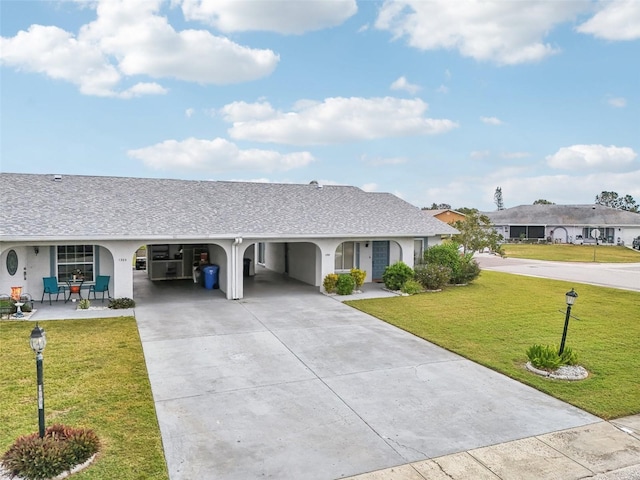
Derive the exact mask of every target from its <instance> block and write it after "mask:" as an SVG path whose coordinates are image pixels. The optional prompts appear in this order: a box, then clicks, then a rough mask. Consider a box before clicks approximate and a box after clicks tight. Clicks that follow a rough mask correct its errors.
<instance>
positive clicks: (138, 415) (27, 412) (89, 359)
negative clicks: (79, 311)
mask: <svg viewBox="0 0 640 480" xmlns="http://www.w3.org/2000/svg"><path fill="white" fill-rule="evenodd" d="M34 325H35V324H34V323H33V322H25V321H2V322H0V365H1V366H2V376H1V377H0V451H1V452H2V453H4V452H5V451H6V450H7V449H8V448H9V446H10V445H11V444H12V443H13V442H14V441H15V439H16V438H17V437H19V436H21V435H25V434H29V433H33V432H37V431H38V410H37V408H38V407H37V396H36V366H35V355H34V353H33V352H32V351H31V349H30V347H29V335H30V333H31V330H32V329H33V327H34ZM39 325H40V326H41V327H43V328H44V329H45V331H46V335H47V346H46V348H45V350H44V353H43V355H44V392H45V420H46V425H47V426H49V425H52V424H54V423H62V424H65V425H69V426H73V427H83V428H91V429H93V430H94V431H95V432H96V434H97V435H98V437H99V438H100V441H101V444H102V448H101V451H100V453H99V455H98V458H97V460H96V461H95V462H94V464H93V465H92V466H91V467H90V468H88V469H87V470H85V471H83V472H81V473H78V474H76V475H74V477H73V478H74V479H75V478H77V479H78V480H89V479H92V480H98V479H105V478H127V479H141V480H142V479H152V480H153V479H158V480H160V479H168V478H169V476H168V473H167V467H166V463H165V459H164V454H163V450H162V440H161V437H160V429H159V427H158V421H157V417H156V412H155V406H154V403H153V397H152V394H151V386H150V384H149V379H148V376H147V368H146V364H145V361H144V356H143V352H142V344H141V342H140V337H139V335H138V330H137V326H136V323H135V319H134V318H133V317H120V318H109V319H83V320H55V321H43V322H39Z"/></svg>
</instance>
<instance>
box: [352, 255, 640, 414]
mask: <svg viewBox="0 0 640 480" xmlns="http://www.w3.org/2000/svg"><path fill="white" fill-rule="evenodd" d="M603 250H604V248H603ZM572 287H576V291H577V292H578V295H579V297H578V299H577V301H576V304H575V305H574V307H573V311H572V314H573V315H575V316H576V317H578V318H580V320H575V319H572V320H571V322H570V325H569V332H568V335H567V346H569V347H571V348H573V349H574V350H576V351H577V352H578V355H579V364H581V365H583V366H584V367H585V368H586V369H587V370H588V371H589V373H590V376H589V378H588V379H586V380H582V381H580V382H566V381H556V380H547V379H545V378H542V377H538V376H536V375H534V374H532V373H530V372H528V371H527V370H526V369H525V368H524V364H525V363H526V361H527V357H526V354H525V351H526V349H527V348H528V347H529V346H531V345H532V344H534V343H541V344H559V343H560V340H561V337H562V329H563V325H564V318H565V315H564V312H565V311H566V304H565V293H566V292H567V291H569V290H570V289H571V288H572ZM347 303H348V304H349V305H351V306H352V307H355V308H357V309H359V310H362V311H364V312H367V313H369V314H371V315H374V316H376V317H378V318H380V319H382V320H384V321H386V322H389V323H391V324H393V325H396V326H398V327H400V328H402V329H404V330H407V331H409V332H411V333H413V334H415V335H417V336H419V337H421V338H424V339H426V340H429V341H430V342H433V343H435V344H437V345H440V346H442V347H444V348H446V349H448V350H451V351H453V352H456V353H458V354H460V355H462V356H464V357H466V358H469V359H470V360H473V361H475V362H477V363H480V364H482V365H485V366H487V367H489V368H492V369H494V370H497V371H499V372H502V373H504V374H505V375H508V376H510V377H512V378H514V379H516V380H519V381H521V382H523V383H526V384H528V385H531V386H533V387H535V388H537V389H539V390H542V391H543V392H546V393H548V394H550V395H553V396H554V397H557V398H559V399H562V400H564V401H566V402H568V403H571V404H573V405H575V406H577V407H580V408H583V409H584V410H587V411H589V412H591V413H593V414H595V415H597V416H599V417H601V418H604V419H610V418H617V417H621V416H626V415H632V414H636V413H640V382H639V381H638V372H640V349H639V348H638V339H639V338H640V321H638V320H639V318H640V293H637V292H629V291H624V290H616V289H611V288H603V287H595V286H591V285H583V284H580V285H577V286H576V285H574V284H572V283H568V282H564V281H558V280H547V279H541V278H532V277H524V276H520V275H510V274H506V273H499V272H489V271H484V272H482V275H481V276H480V278H479V279H478V280H476V281H475V282H474V283H473V284H471V285H469V286H467V287H449V288H446V289H445V290H444V291H442V292H439V293H423V294H419V295H414V296H411V297H395V298H378V299H371V300H356V301H351V302H347Z"/></svg>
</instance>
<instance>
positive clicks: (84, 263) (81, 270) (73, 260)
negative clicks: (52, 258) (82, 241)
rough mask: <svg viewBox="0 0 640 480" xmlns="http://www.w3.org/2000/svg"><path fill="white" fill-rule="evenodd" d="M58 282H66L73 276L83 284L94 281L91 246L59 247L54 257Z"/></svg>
mask: <svg viewBox="0 0 640 480" xmlns="http://www.w3.org/2000/svg"><path fill="white" fill-rule="evenodd" d="M56 262H57V269H58V281H59V282H66V281H68V280H71V279H72V278H73V276H74V275H76V277H78V276H80V277H82V278H83V279H84V281H85V282H93V280H94V279H95V277H94V271H95V256H94V247H93V245H59V246H58V250H57V256H56Z"/></svg>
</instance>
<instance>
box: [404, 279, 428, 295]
mask: <svg viewBox="0 0 640 480" xmlns="http://www.w3.org/2000/svg"><path fill="white" fill-rule="evenodd" d="M401 290H402V293H406V294H408V295H415V294H416V293H421V292H422V290H423V288H422V285H420V282H418V281H417V280H414V279H412V278H410V279H409V280H407V281H406V282H404V285H403V286H402V289H401Z"/></svg>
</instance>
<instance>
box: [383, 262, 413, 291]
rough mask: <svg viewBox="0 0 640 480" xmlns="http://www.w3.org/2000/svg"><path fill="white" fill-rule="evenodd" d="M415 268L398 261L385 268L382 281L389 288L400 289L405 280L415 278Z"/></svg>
mask: <svg viewBox="0 0 640 480" xmlns="http://www.w3.org/2000/svg"><path fill="white" fill-rule="evenodd" d="M413 274H414V272H413V269H412V268H411V267H410V266H409V265H407V264H406V263H404V262H396V263H394V264H393V265H389V266H388V267H387V268H385V269H384V273H383V274H382V281H383V282H384V286H385V287H387V288H388V289H389V290H400V289H401V288H402V285H404V282H406V281H407V280H409V279H410V278H413Z"/></svg>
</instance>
